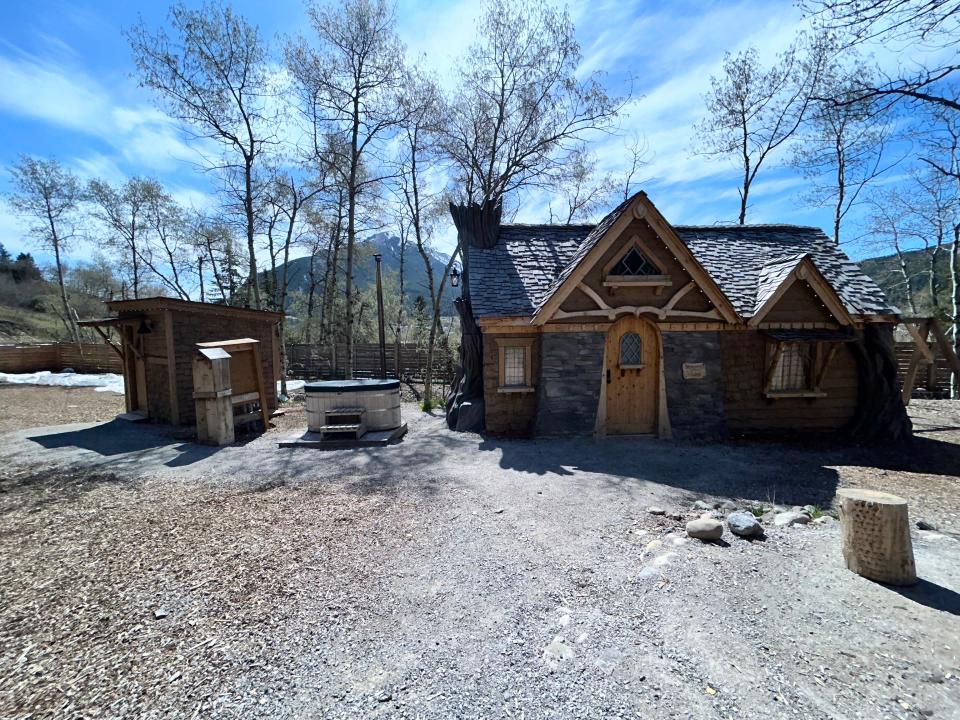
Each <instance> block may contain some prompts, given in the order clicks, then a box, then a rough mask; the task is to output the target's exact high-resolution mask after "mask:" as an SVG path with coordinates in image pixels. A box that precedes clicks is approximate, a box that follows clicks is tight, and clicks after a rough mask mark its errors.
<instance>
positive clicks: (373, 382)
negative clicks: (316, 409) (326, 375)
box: [303, 378, 400, 395]
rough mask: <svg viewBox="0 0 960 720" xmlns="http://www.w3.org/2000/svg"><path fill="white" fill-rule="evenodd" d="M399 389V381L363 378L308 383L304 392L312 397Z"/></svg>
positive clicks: (304, 387)
mask: <svg viewBox="0 0 960 720" xmlns="http://www.w3.org/2000/svg"><path fill="white" fill-rule="evenodd" d="M399 387H400V381H399V380H379V379H375V378H363V379H358V380H324V381H323V382H313V383H307V384H306V385H304V386H303V390H304V392H306V393H307V394H308V395H310V394H313V393H351V392H367V391H370V390H396V389H398V388H399Z"/></svg>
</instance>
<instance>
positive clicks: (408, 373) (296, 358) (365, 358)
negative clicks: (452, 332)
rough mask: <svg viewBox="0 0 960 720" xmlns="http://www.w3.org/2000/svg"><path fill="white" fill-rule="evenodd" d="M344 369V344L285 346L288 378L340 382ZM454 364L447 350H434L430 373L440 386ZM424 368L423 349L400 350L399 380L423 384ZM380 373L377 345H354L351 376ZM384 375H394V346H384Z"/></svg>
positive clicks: (410, 345) (412, 346) (406, 347)
mask: <svg viewBox="0 0 960 720" xmlns="http://www.w3.org/2000/svg"><path fill="white" fill-rule="evenodd" d="M346 366H347V346H346V343H337V345H336V346H335V347H331V346H329V345H326V346H323V347H321V346H319V345H287V367H288V368H289V375H290V377H297V378H305V379H311V380H312V379H329V378H341V377H343V374H344V368H346ZM454 366H455V361H454V358H453V354H452V353H451V352H450V351H449V350H444V349H442V348H439V347H438V348H436V349H435V350H434V354H433V373H434V379H435V381H436V382H437V383H438V384H440V383H443V382H447V383H449V382H450V379H451V378H452V377H453V370H454ZM426 368H427V351H426V348H419V347H417V346H416V345H415V344H414V343H403V344H401V346H400V367H399V377H401V378H404V379H410V380H412V381H419V380H423V376H424V374H425V371H426ZM379 372H380V346H379V345H377V344H376V343H357V344H356V345H354V346H353V374H354V375H355V376H356V377H375V376H377V375H378V374H379ZM387 374H388V375H390V376H391V377H392V376H394V375H395V374H397V348H396V345H393V344H388V345H387Z"/></svg>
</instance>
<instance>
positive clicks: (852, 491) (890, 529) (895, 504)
mask: <svg viewBox="0 0 960 720" xmlns="http://www.w3.org/2000/svg"><path fill="white" fill-rule="evenodd" d="M837 496H838V497H839V498H840V532H841V538H842V541H843V559H844V562H846V564H847V568H848V569H849V570H852V571H853V572H855V573H857V574H858V575H862V576H863V577H865V578H869V579H870V580H875V581H877V582H882V583H886V584H888V585H913V584H914V583H916V582H917V568H916V565H915V563H914V560H913V544H912V543H911V541H910V519H909V517H908V514H907V501H906V500H904V499H903V498H900V497H897V496H896V495H891V494H889V493H885V492H879V491H877V490H862V489H857V488H849V489H843V490H840V491H838V492H837Z"/></svg>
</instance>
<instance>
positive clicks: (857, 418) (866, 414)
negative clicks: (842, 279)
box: [847, 323, 913, 442]
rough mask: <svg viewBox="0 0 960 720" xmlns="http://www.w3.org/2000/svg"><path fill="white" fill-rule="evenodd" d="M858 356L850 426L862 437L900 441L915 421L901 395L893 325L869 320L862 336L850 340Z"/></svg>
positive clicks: (850, 429) (852, 430)
mask: <svg viewBox="0 0 960 720" xmlns="http://www.w3.org/2000/svg"><path fill="white" fill-rule="evenodd" d="M850 347H851V349H852V350H853V354H854V355H855V356H856V359H857V375H858V380H859V383H858V388H859V389H858V391H857V396H858V398H857V412H856V414H855V415H854V417H853V419H852V420H851V421H850V425H849V426H848V428H847V430H848V432H849V433H850V435H851V436H852V437H855V438H859V439H863V440H874V441H878V440H883V441H893V442H899V441H903V440H907V439H909V438H910V436H911V434H912V432H913V425H912V424H911V422H910V418H909V417H908V416H907V409H906V408H905V407H904V406H903V400H902V399H901V397H900V381H899V380H898V378H897V359H896V356H895V355H894V349H893V348H894V346H893V329H892V327H891V326H890V325H886V324H884V325H880V324H878V323H868V324H867V325H866V327H865V328H864V329H863V334H862V336H861V337H860V338H859V339H858V340H857V342H855V343H850Z"/></svg>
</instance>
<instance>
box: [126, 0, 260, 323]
mask: <svg viewBox="0 0 960 720" xmlns="http://www.w3.org/2000/svg"><path fill="white" fill-rule="evenodd" d="M168 22H169V25H170V28H171V30H172V33H173V35H172V36H171V35H168V34H167V32H166V31H165V30H158V31H157V32H155V33H151V32H150V31H148V30H147V29H146V27H145V26H144V25H143V23H142V22H141V23H140V24H139V25H137V26H136V27H134V28H133V29H132V30H130V31H129V32H128V33H127V37H128V40H129V42H130V46H131V48H132V50H133V56H134V62H135V63H136V66H137V70H138V72H139V80H140V85H141V86H143V87H148V88H151V89H152V90H155V91H157V93H158V94H159V95H160V97H161V99H162V105H163V107H164V108H165V109H166V110H167V111H169V112H170V113H171V114H172V115H174V116H175V117H176V118H178V119H179V120H182V121H183V122H184V123H186V124H187V125H188V126H189V127H191V128H193V131H194V132H195V133H196V135H197V136H198V137H202V138H208V139H210V140H213V141H215V142H217V143H218V144H219V145H220V146H221V148H222V149H223V158H222V159H221V160H218V161H211V162H210V165H211V167H212V168H215V169H218V170H220V171H222V172H223V173H224V179H225V181H226V182H227V185H228V187H232V186H234V185H235V183H234V182H233V180H234V176H237V177H239V183H236V185H238V186H239V196H240V197H239V199H240V203H241V205H242V215H243V218H244V225H245V228H246V239H247V260H248V262H249V276H248V279H247V287H248V288H249V289H250V290H252V292H253V303H254V306H255V307H257V308H259V307H261V302H260V291H259V287H258V285H257V253H256V248H255V246H254V236H255V234H256V217H255V206H256V188H255V185H254V178H255V170H256V168H257V164H258V158H259V157H260V156H261V155H262V153H263V152H264V149H265V147H266V146H267V145H268V144H269V143H271V142H272V133H273V125H272V122H271V117H270V111H269V110H268V108H269V103H268V98H269V95H270V88H269V82H268V72H267V48H266V46H265V45H264V43H263V41H262V39H261V37H260V33H259V31H258V30H257V28H256V27H254V26H252V25H250V24H249V23H247V21H246V20H244V19H243V18H242V17H241V16H239V15H236V14H235V13H234V12H233V10H232V9H230V7H229V6H224V5H220V4H218V3H207V4H206V5H204V6H203V7H201V8H199V9H197V10H191V9H188V8H187V7H186V6H184V5H175V6H173V7H172V8H171V9H170V13H169V19H168Z"/></svg>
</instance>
